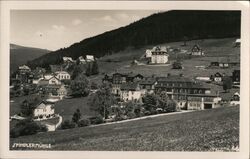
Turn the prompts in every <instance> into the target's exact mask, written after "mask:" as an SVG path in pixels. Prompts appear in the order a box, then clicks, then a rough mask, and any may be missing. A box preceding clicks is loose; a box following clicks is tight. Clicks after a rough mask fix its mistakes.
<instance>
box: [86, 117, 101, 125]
mask: <svg viewBox="0 0 250 159" xmlns="http://www.w3.org/2000/svg"><path fill="white" fill-rule="evenodd" d="M89 120H90V123H91V124H101V123H104V120H103V118H102V117H101V116H95V117H91V118H89Z"/></svg>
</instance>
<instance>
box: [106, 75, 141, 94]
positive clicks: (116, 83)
mask: <svg viewBox="0 0 250 159" xmlns="http://www.w3.org/2000/svg"><path fill="white" fill-rule="evenodd" d="M141 79H143V76H142V75H141V74H134V73H132V72H130V73H114V74H113V75H111V76H109V75H105V76H104V78H103V82H109V83H111V84H112V93H113V94H116V95H119V94H120V90H121V89H120V88H121V84H123V83H129V82H137V81H140V80H141Z"/></svg>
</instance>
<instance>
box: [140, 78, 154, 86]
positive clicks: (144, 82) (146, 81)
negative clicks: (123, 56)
mask: <svg viewBox="0 0 250 159" xmlns="http://www.w3.org/2000/svg"><path fill="white" fill-rule="evenodd" d="M155 83H156V79H155V78H147V79H144V80H142V81H140V82H139V84H140V85H153V84H155Z"/></svg>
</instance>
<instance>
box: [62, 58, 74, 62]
mask: <svg viewBox="0 0 250 159" xmlns="http://www.w3.org/2000/svg"><path fill="white" fill-rule="evenodd" d="M63 62H64V63H65V62H74V60H73V59H72V58H71V57H63Z"/></svg>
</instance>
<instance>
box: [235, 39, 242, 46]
mask: <svg viewBox="0 0 250 159" xmlns="http://www.w3.org/2000/svg"><path fill="white" fill-rule="evenodd" d="M240 44H241V39H236V40H235V46H236V47H240Z"/></svg>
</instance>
